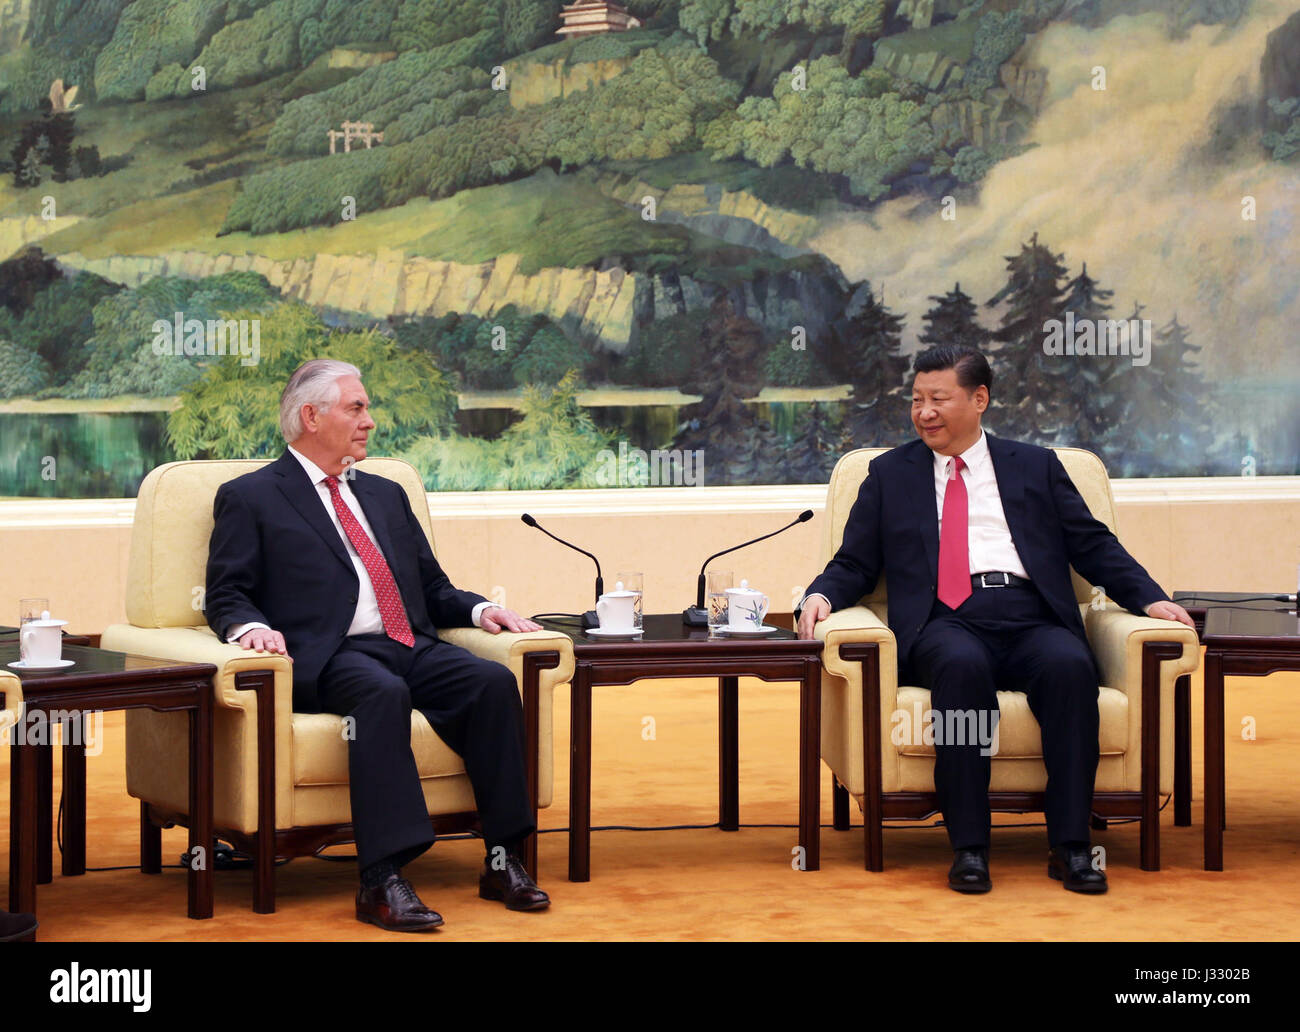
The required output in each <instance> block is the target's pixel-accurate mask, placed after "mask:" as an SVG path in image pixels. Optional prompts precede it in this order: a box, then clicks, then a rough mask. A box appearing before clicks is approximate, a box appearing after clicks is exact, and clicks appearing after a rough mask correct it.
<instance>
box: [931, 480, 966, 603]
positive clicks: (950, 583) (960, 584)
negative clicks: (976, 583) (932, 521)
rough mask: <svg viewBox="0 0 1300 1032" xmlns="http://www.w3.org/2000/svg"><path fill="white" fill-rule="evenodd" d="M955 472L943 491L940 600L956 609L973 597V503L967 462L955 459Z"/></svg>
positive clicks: (940, 543)
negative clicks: (966, 478) (970, 537)
mask: <svg viewBox="0 0 1300 1032" xmlns="http://www.w3.org/2000/svg"><path fill="white" fill-rule="evenodd" d="M952 468H953V472H952V476H951V477H950V478H949V480H948V487H947V489H946V490H945V491H944V493H943V529H942V530H941V531H940V533H939V601H940V602H942V603H943V604H944V605H945V606H947V607H948V608H949V609H956V608H957V607H958V606H960V605H961V604H962V603H963V602H965V601H966V600H967V599H968V598H970V594H971V587H970V545H969V542H968V541H967V529H968V521H969V511H968V509H969V506H968V503H967V497H966V483H965V481H963V480H962V478H961V471H962V470H963V469H965V468H966V463H964V462H963V461H962V460H961V457H960V456H958V457H957V458H955V459H953V462H952Z"/></svg>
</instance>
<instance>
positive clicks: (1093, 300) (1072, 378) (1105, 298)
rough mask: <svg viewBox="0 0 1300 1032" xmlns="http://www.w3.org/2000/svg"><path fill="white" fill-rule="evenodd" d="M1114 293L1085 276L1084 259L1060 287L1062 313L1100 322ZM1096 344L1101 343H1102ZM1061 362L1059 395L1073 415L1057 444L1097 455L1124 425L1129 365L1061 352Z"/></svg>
mask: <svg viewBox="0 0 1300 1032" xmlns="http://www.w3.org/2000/svg"><path fill="white" fill-rule="evenodd" d="M1114 294H1115V292H1114V291H1113V290H1107V289H1105V288H1104V287H1102V286H1101V285H1100V284H1099V283H1098V281H1097V280H1096V279H1094V278H1093V277H1091V276H1089V275H1088V263H1087V262H1084V263H1083V266H1082V268H1081V269H1080V271H1079V274H1078V275H1077V276H1075V277H1074V279H1072V280H1070V282H1069V283H1067V284H1066V285H1065V303H1064V305H1063V307H1064V309H1065V312H1066V313H1067V314H1069V313H1071V312H1073V313H1074V324H1075V326H1076V327H1077V326H1078V325H1079V324H1081V323H1083V322H1095V323H1097V324H1100V323H1101V322H1102V321H1104V320H1108V319H1110V318H1112V316H1111V315H1110V311H1111V304H1110V299H1111V298H1112V297H1113V296H1114ZM1097 343H1098V345H1099V347H1100V344H1101V342H1100V341H1098V342H1097ZM1061 362H1062V364H1063V365H1064V367H1065V372H1066V375H1065V382H1064V383H1063V384H1062V390H1063V398H1064V401H1065V406H1066V409H1067V411H1069V412H1070V413H1071V414H1072V415H1073V417H1074V419H1073V422H1072V423H1069V424H1067V425H1066V427H1065V434H1064V437H1063V440H1062V443H1064V444H1072V445H1074V446H1076V447H1079V448H1087V449H1088V450H1090V451H1095V452H1097V453H1098V454H1102V453H1104V452H1105V451H1106V450H1107V441H1108V439H1111V438H1113V437H1114V435H1115V431H1116V430H1117V429H1118V428H1119V427H1120V426H1122V425H1124V424H1126V423H1127V416H1128V413H1127V403H1126V400H1125V399H1126V395H1127V391H1126V384H1127V378H1128V376H1129V373H1130V372H1131V365H1130V363H1129V361H1128V359H1127V358H1123V357H1122V356H1114V357H1109V356H1107V357H1099V356H1095V355H1093V356H1089V355H1077V356H1074V357H1073V358H1070V357H1069V356H1062V357H1061Z"/></svg>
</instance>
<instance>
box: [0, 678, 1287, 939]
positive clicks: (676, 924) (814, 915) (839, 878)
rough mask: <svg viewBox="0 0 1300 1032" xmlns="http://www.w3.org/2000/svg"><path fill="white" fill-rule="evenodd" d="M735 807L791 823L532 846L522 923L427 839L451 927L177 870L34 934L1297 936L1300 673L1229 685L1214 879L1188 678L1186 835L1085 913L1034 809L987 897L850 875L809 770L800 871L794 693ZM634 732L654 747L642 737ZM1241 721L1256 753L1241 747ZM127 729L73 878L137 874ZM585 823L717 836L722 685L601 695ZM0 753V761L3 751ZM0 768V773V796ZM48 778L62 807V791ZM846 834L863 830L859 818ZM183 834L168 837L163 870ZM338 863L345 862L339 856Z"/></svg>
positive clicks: (307, 875)
mask: <svg viewBox="0 0 1300 1032" xmlns="http://www.w3.org/2000/svg"><path fill="white" fill-rule="evenodd" d="M740 698H741V725H740V727H741V730H740V734H741V741H740V747H741V754H740V764H741V772H740V779H741V780H740V801H741V821H742V823H743V824H775V825H789V827H773V828H743V827H742V829H741V830H740V831H739V832H735V833H726V832H721V831H718V830H717V829H716V828H709V829H701V830H684V831H648V832H637V831H600V832H595V833H593V836H592V880H591V881H590V882H587V883H585V884H573V883H570V882H569V881H567V880H566V879H567V836H566V835H565V834H563V833H562V832H560V833H551V834H543V835H542V836H541V847H540V865H541V870H540V874H541V877H540V882H541V884H542V886H543V887H544V888H545V889H547V891H548V892H550V894H551V897H552V900H553V903H552V906H551V908H550V910H549V911H546V912H542V913H536V914H514V913H510V912H508V911H506V910H505V909H504V908H503V907H502V906H501V905H500V904H498V903H487V902H484V901H482V900H480V899H479V898H478V895H477V887H476V882H475V879H476V876H477V870H478V866H479V864H480V862H481V859H482V847H481V845H480V844H479V843H477V842H471V841H446V842H440V843H439V844H437V845H435V846H434V847H433V849H432V850H431V851H430V852H429V853H427V854H426V855H425V856H424V857H423V858H421V859H420V860H418V861H417V862H415V863H414V864H412V865H411V866H410V867H409V868H407V874H408V876H409V877H410V878H411V880H412V881H413V882H414V884H415V886H416V888H417V890H418V891H419V892H420V894H421V896H422V897H423V899H424V900H425V902H427V903H428V904H429V905H430V906H432V907H434V908H435V909H437V910H439V911H440V912H441V913H442V915H443V916H444V918H445V919H446V924H445V925H444V926H443V928H442V929H440V930H439V931H437V932H434V933H432V934H430V935H426V936H403V935H394V934H390V933H387V932H383V931H381V930H380V929H377V928H374V927H372V926H369V925H362V924H359V923H357V922H356V920H355V919H354V917H353V913H352V898H353V894H354V892H355V886H356V871H355V865H354V864H352V863H336V862H329V861H325V860H320V859H306V860H295V861H293V862H292V863H290V864H287V865H284V866H282V867H281V868H279V870H278V872H277V873H278V911H277V912H276V913H275V914H270V915H259V914H254V913H253V912H252V910H251V898H252V897H251V884H252V883H251V875H250V874H248V873H246V872H243V871H234V872H220V871H219V872H217V876H216V883H217V888H216V913H215V916H214V917H213V919H212V920H208V921H191V920H188V919H187V918H186V917H185V874H184V872H183V871H182V870H181V869H180V868H179V867H172V868H168V869H164V872H163V873H162V874H161V875H158V876H154V877H147V876H144V875H141V874H140V873H139V872H138V870H122V871H99V872H95V871H92V872H90V873H87V874H86V875H84V876H82V877H78V878H65V877H63V876H61V875H59V874H58V873H57V871H58V866H59V859H58V854H57V852H56V854H55V861H54V863H55V871H56V874H55V877H54V881H53V883H52V884H50V885H43V886H40V887H39V890H38V916H39V918H40V922H41V929H40V938H41V939H42V940H43V941H58V940H177V939H181V940H189V939H194V940H199V939H211V940H247V939H254V940H397V941H404V942H419V941H427V940H429V939H441V940H448V939H451V940H476V939H489V940H500V939H527V940H545V939H579V940H586V939H619V940H625V939H886V940H907V939H941V940H983V939H1012V940H1061V939H1065V940H1144V939H1157V940H1199V939H1223V940H1242V939H1248V940H1290V939H1294V938H1295V934H1296V931H1295V913H1296V911H1297V906H1298V905H1300V888H1298V887H1297V886H1298V884H1300V880H1298V879H1297V874H1300V866H1298V865H1297V861H1298V860H1300V820H1298V819H1297V817H1298V815H1300V675H1296V674H1275V675H1273V676H1271V677H1268V678H1234V679H1229V681H1228V685H1227V698H1228V705H1227V715H1226V727H1227V735H1228V739H1227V757H1228V759H1227V764H1228V767H1227V770H1228V774H1227V778H1228V789H1227V791H1228V795H1227V807H1228V823H1229V828H1228V831H1227V832H1226V837H1225V863H1224V866H1225V868H1226V870H1224V871H1222V872H1207V871H1203V870H1202V869H1201V841H1202V839H1201V795H1200V785H1201V747H1200V742H1201V720H1200V684H1199V680H1197V679H1194V680H1193V731H1194V746H1193V748H1194V753H1193V756H1194V763H1195V766H1194V772H1193V773H1194V786H1195V792H1196V799H1195V803H1194V809H1193V825H1192V826H1191V827H1189V828H1177V827H1174V824H1173V807H1172V804H1170V805H1169V806H1168V807H1166V809H1165V811H1164V812H1163V813H1162V815H1161V858H1162V863H1163V870H1161V871H1159V872H1146V871H1142V870H1141V869H1139V867H1138V830H1137V825H1136V824H1132V825H1112V826H1111V828H1110V829H1108V830H1106V831H1104V832H1098V833H1096V834H1095V836H1094V843H1096V844H1101V845H1104V846H1105V847H1106V849H1107V873H1108V875H1109V877H1110V884H1111V890H1110V892H1109V893H1108V894H1107V895H1105V896H1100V897H1083V896H1079V895H1076V894H1073V893H1067V892H1065V891H1064V890H1063V889H1062V888H1061V886H1060V883H1058V882H1053V881H1050V880H1049V879H1048V878H1047V876H1046V848H1047V847H1046V835H1045V831H1044V829H1043V827H1042V826H1041V823H1040V822H1041V815H1026V816H1023V817H1021V816H1006V817H995V821H999V822H1001V823H1005V824H1006V825H1008V826H1007V827H1004V828H1000V829H998V830H995V832H994V839H993V849H992V857H991V863H992V873H993V880H994V889H993V892H992V893H990V894H989V895H987V896H959V895H957V894H956V893H953V892H950V891H949V890H948V889H947V887H946V883H945V878H944V876H945V874H946V872H947V867H948V864H949V862H950V860H951V854H950V852H949V850H948V846H947V840H946V838H945V835H944V832H943V830H942V829H938V828H933V827H928V826H926V827H922V826H911V827H906V826H905V827H900V828H897V829H894V828H890V829H887V830H886V831H885V868H886V869H885V871H884V872H883V873H880V874H872V873H869V872H867V871H865V870H863V867H862V830H861V826H860V823H855V826H854V828H853V830H852V831H849V832H836V831H834V830H833V829H831V828H830V826H829V825H830V819H831V801H830V774H829V772H827V771H826V770H825V768H823V785H822V812H823V822H824V824H825V825H826V827H825V828H824V829H823V832H822V869H821V870H820V871H816V872H801V871H798V870H795V869H794V867H793V866H792V860H793V855H792V848H793V847H794V846H795V845H796V843H797V831H796V829H795V827H794V826H793V825H794V824H795V822H796V819H797V806H798V792H797V781H796V775H795V767H796V759H797V755H798V748H797V730H798V698H797V689H796V686H795V685H793V684H770V685H769V684H764V683H763V682H761V681H756V680H751V679H742V682H741V692H740ZM645 717H653V718H654V737H653V739H652V740H646V739H645V738H644V737H643V727H645V726H646V722H645V721H644V718H645ZM1245 717H1253V718H1254V722H1255V726H1256V729H1257V730H1256V734H1257V737H1256V739H1255V740H1254V741H1244V740H1243V739H1242V738H1241V730H1240V729H1241V727H1242V720H1243V718H1245ZM122 725H123V716H122V714H120V713H117V714H109V715H107V716H106V718H105V721H104V726H105V731H106V736H105V740H106V741H105V749H104V752H103V754H102V755H100V756H95V757H91V758H89V760H88V772H89V773H88V781H89V820H88V827H87V864H88V865H89V866H91V867H111V866H117V865H131V864H135V863H137V862H138V859H139V858H138V852H137V850H138V839H137V826H138V812H139V811H138V804H137V803H136V801H135V800H133V799H131V798H130V797H128V796H127V795H126V792H125V777H124V772H123V730H122ZM567 728H568V693H567V690H564V691H561V692H559V693H557V695H556V740H555V756H556V759H557V772H556V785H555V798H556V805H554V806H553V807H551V808H550V809H548V810H546V811H543V814H542V827H543V828H561V827H564V826H565V824H566V821H567V810H568V768H567V762H566V761H565V758H566V757H567V756H568V734H567ZM592 729H593V730H592V737H593V743H594V746H593V751H594V763H593V787H592V818H593V823H594V824H597V825H604V824H627V825H638V826H645V825H673V824H707V823H709V822H712V821H716V820H717V691H716V687H715V686H714V683H713V682H709V681H641V682H638V683H637V684H634V685H631V686H628V687H623V688H598V689H596V697H595V703H594V717H593V721H592ZM0 752H3V753H7V752H8V750H0ZM8 762H9V757H8V756H7V755H4V756H2V757H0V784H3V785H6V786H7V781H8ZM58 778H59V772H58V761H56V764H55V789H54V790H55V797H56V799H57V797H58V793H59V784H58ZM0 796H2V797H3V798H2V799H0V808H2V809H3V810H4V811H5V814H4V816H5V818H6V819H5V820H3V822H0V849H2V850H3V852H0V857H3V858H4V859H3V860H0V865H3V866H4V867H5V869H6V871H7V867H8V861H7V857H8V820H7V812H8V792H7V791H2V792H0ZM854 819H855V822H858V821H859V820H860V815H859V814H858V813H857V812H856V807H854ZM185 835H186V833H185V832H184V831H183V830H177V829H173V830H169V831H165V832H164V833H163V859H164V862H165V863H172V864H175V863H176V862H177V859H178V857H179V855H180V854H181V853H182V852H183V851H184V849H185V846H186V838H185ZM340 852H344V853H346V852H348V849H347V848H346V847H345V848H344V849H342V850H340Z"/></svg>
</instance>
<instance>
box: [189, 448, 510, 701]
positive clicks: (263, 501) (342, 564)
mask: <svg viewBox="0 0 1300 1032" xmlns="http://www.w3.org/2000/svg"><path fill="white" fill-rule="evenodd" d="M353 476H354V477H355V479H350V480H349V486H350V487H351V488H352V492H353V494H355V495H356V498H357V501H358V502H359V503H360V504H361V508H362V510H363V511H364V512H365V514H366V521H367V522H368V523H369V524H370V527H371V530H373V531H374V534H375V539H376V542H377V543H378V545H379V549H380V551H381V552H383V554H384V558H385V559H387V560H388V565H389V568H390V569H391V570H392V572H393V579H394V580H395V581H396V582H397V588H398V590H399V591H400V592H401V595H402V603H403V604H404V605H405V606H406V614H407V619H409V620H410V623H411V629H412V630H413V631H415V633H417V634H425V635H428V636H429V637H430V638H436V637H437V634H438V632H437V628H438V627H469V626H472V620H471V614H472V612H473V609H474V606H475V605H477V604H478V603H479V602H483V601H486V600H485V599H484V598H483V596H482V595H476V594H474V593H473V592H470V591H459V590H457V589H456V588H455V587H453V586H452V583H451V581H450V580H449V579H448V578H447V575H446V574H445V573H444V572H443V570H442V567H441V566H439V565H438V561H437V559H435V558H434V557H433V550H432V549H430V547H429V540H428V538H426V537H425V535H424V530H423V528H421V526H420V524H419V522H418V521H417V520H416V518H415V514H414V513H413V512H412V511H411V506H410V503H409V502H408V501H407V499H406V492H404V491H403V490H402V488H401V486H400V485H398V484H397V483H395V482H394V481H392V480H389V479H388V478H387V477H378V476H374V475H372V474H369V473H362V472H361V471H360V470H357V471H355V472H354V474H353ZM213 517H214V519H215V525H214V526H213V528H212V538H211V541H210V543H209V546H208V568H207V591H206V606H205V615H206V616H207V619H208V624H209V625H210V626H211V627H212V629H213V630H214V631H215V632H216V633H217V635H218V636H219V637H220V638H221V640H222V641H224V640H225V639H226V634H227V632H228V631H229V630H230V629H231V628H232V627H235V626H236V625H238V624H242V623H251V622H255V621H256V622H260V623H264V624H267V625H269V626H270V627H272V628H274V629H275V630H277V631H280V632H281V633H282V634H284V638H285V646H286V648H287V649H288V651H289V655H290V656H292V657H293V693H294V708H295V710H298V711H300V712H316V711H318V710H319V709H320V703H319V700H318V698H317V694H316V682H317V679H318V678H319V676H320V672H321V670H322V669H323V668H324V666H325V664H326V663H327V662H328V661H329V659H330V657H331V656H333V655H334V653H335V652H337V651H338V648H339V646H340V645H341V644H342V643H343V639H344V637H346V635H347V632H348V627H349V626H351V624H352V619H353V617H354V615H355V614H356V606H357V591H358V588H359V586H360V585H359V583H358V580H357V572H356V567H355V566H353V564H352V559H351V558H350V556H349V555H348V551H347V548H346V547H345V546H344V544H343V539H342V538H341V537H340V536H339V532H338V531H337V530H336V529H335V527H334V523H333V521H332V520H331V519H330V517H329V514H328V513H327V512H326V511H325V507H324V506H323V505H322V504H321V500H320V495H319V494H318V493H317V491H316V488H315V487H314V486H312V483H311V480H310V478H309V477H308V476H307V473H306V471H305V470H304V469H303V468H302V465H301V464H300V463H299V462H298V460H297V459H295V458H294V457H293V456H292V455H291V454H289V452H288V451H287V450H286V451H285V452H284V453H283V454H282V455H281V456H280V458H278V459H277V460H276V461H275V462H272V463H270V464H269V465H267V466H263V467H262V468H261V469H259V470H256V471H254V472H252V473H247V474H245V475H244V476H242V477H237V478H236V479H234V480H231V481H229V482H227V483H225V484H222V485H221V487H220V488H219V489H218V491H217V497H216V501H215V502H214V504H213Z"/></svg>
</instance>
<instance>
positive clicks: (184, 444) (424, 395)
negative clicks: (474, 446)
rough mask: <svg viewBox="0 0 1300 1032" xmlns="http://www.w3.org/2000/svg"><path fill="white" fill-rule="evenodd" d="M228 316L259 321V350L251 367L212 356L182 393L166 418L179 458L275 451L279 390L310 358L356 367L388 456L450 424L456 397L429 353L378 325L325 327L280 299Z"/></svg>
mask: <svg viewBox="0 0 1300 1032" xmlns="http://www.w3.org/2000/svg"><path fill="white" fill-rule="evenodd" d="M228 316H229V317H230V318H233V319H241V318H250V319H251V318H260V320H261V329H260V337H261V344H260V347H261V355H260V360H259V362H258V363H257V364H255V365H244V364H243V363H242V362H241V360H240V358H239V357H238V356H228V357H225V358H219V359H215V360H214V361H213V362H212V364H211V365H210V366H208V368H207V369H206V370H204V372H203V375H202V376H201V377H200V378H199V379H197V380H196V381H195V382H194V383H192V384H191V385H190V386H188V387H187V388H185V390H184V391H183V392H182V394H181V398H182V404H181V407H180V408H178V409H177V410H176V411H175V412H173V413H172V414H171V416H170V418H169V419H168V422H167V435H168V438H169V439H170V441H171V445H172V447H173V449H174V450H175V452H176V454H177V456H179V457H180V458H193V457H195V456H198V455H202V456H204V457H207V458H243V457H247V456H269V455H275V454H278V453H279V451H280V449H281V447H282V446H283V443H284V442H283V440H282V438H281V437H280V432H279V399H280V390H281V388H282V387H283V386H284V383H285V381H286V380H288V378H289V375H290V374H291V373H292V372H293V371H294V370H295V369H296V368H297V367H298V366H299V365H301V364H302V363H303V362H305V361H307V360H308V359H309V358H324V357H329V358H336V359H339V360H340V361H343V362H351V363H352V364H353V365H355V366H356V367H357V368H358V369H360V370H361V374H362V380H363V381H364V382H365V385H366V391H367V393H368V394H369V395H370V399H371V403H372V404H373V405H374V407H375V409H376V412H377V413H378V414H379V415H380V416H381V418H382V422H381V423H380V425H379V427H378V429H377V430H376V431H375V439H376V444H377V447H378V446H379V442H382V451H384V452H385V453H389V454H392V453H394V452H397V451H399V450H401V449H403V448H405V447H408V446H409V445H410V444H411V443H412V442H413V441H414V440H416V438H418V437H419V436H421V435H424V434H434V435H437V434H440V433H443V432H445V431H447V429H448V428H449V427H451V426H452V425H453V422H454V415H455V409H456V394H455V391H454V390H453V389H452V386H451V384H449V383H448V382H447V379H446V377H444V376H443V375H442V373H441V372H440V371H439V370H438V368H437V366H435V365H434V364H433V362H432V361H431V360H430V358H429V356H428V355H425V354H422V353H420V352H417V351H408V350H404V349H402V348H400V347H399V346H398V344H397V342H396V341H394V340H393V339H392V338H391V337H386V336H384V335H383V334H381V333H379V332H377V331H376V330H362V331H352V332H331V331H330V330H329V328H328V327H327V326H326V325H325V323H324V322H323V321H322V320H321V318H320V316H318V315H317V314H316V313H315V312H313V311H312V310H311V309H310V308H308V307H307V306H306V305H303V304H299V303H297V302H282V303H279V304H277V305H275V306H274V307H272V308H271V309H270V310H269V311H267V312H265V313H259V312H258V311H255V310H244V309H239V310H235V311H233V312H230V313H228Z"/></svg>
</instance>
